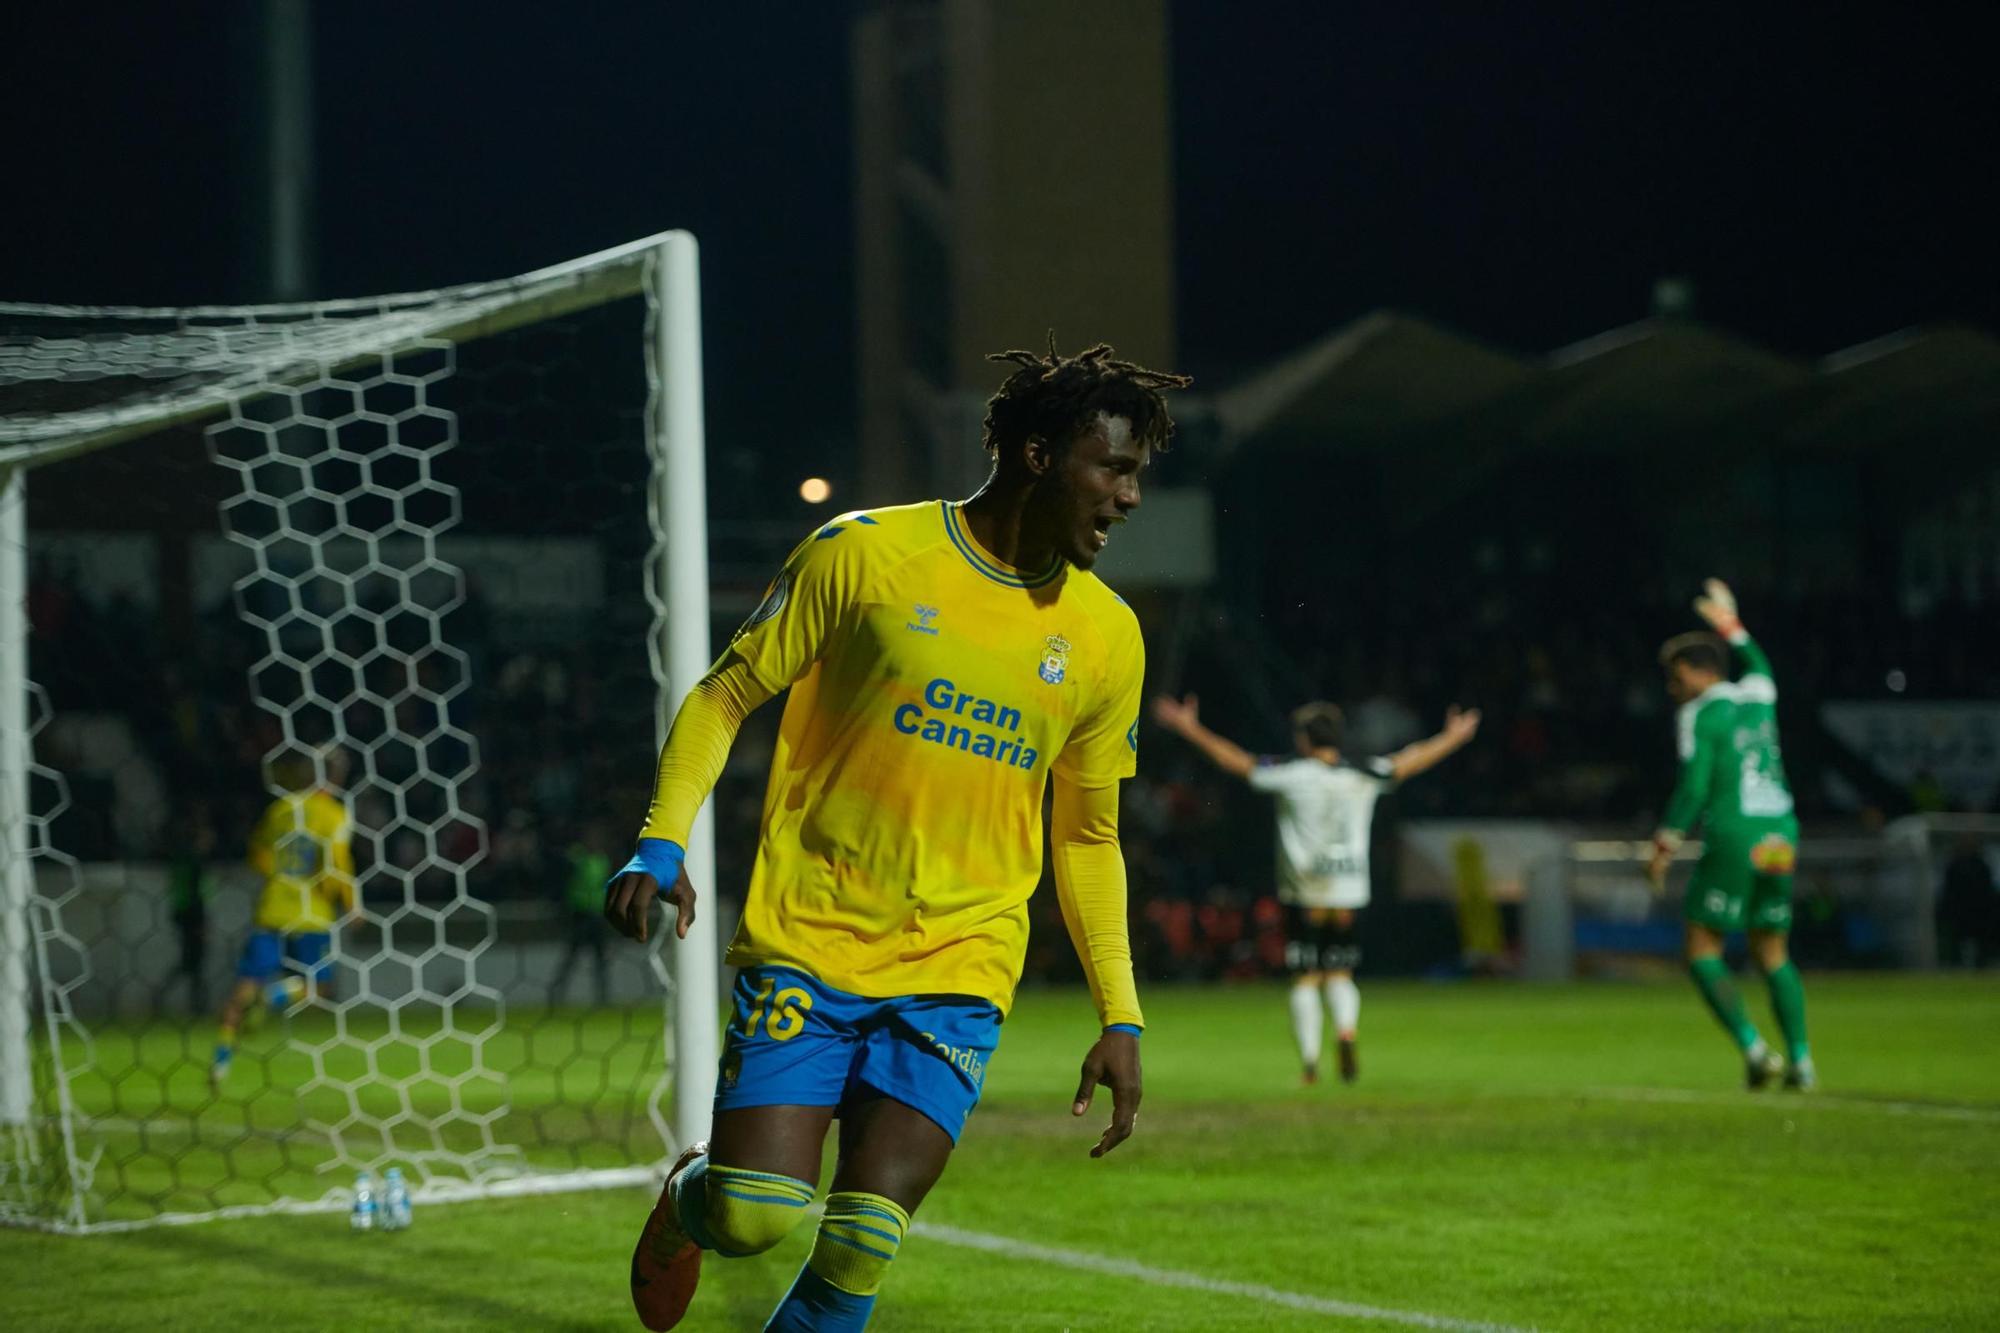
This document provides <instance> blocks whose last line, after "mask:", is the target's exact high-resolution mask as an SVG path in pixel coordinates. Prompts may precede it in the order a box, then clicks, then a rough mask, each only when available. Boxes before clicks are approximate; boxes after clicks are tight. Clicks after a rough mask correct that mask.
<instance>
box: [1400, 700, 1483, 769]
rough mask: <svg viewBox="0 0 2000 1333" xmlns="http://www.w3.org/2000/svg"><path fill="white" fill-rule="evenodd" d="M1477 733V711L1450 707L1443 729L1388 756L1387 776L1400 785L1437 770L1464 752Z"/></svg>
mask: <svg viewBox="0 0 2000 1333" xmlns="http://www.w3.org/2000/svg"><path fill="white" fill-rule="evenodd" d="M1478 734H1479V710H1478V709H1477V708H1468V709H1460V708H1459V707H1458V705H1456V704H1453V705H1452V706H1451V707H1450V708H1449V709H1447V710H1446V711H1445V715H1444V726H1443V727H1442V728H1440V729H1439V731H1438V733H1437V734H1436V735H1435V736H1426V737H1425V738H1424V739H1423V740H1420V741H1412V742H1410V744H1408V745H1405V746H1404V747H1403V748H1402V749H1400V750H1398V751H1396V753H1394V754H1392V755H1390V756H1389V766H1390V776H1392V777H1393V778H1395V780H1396V781H1398V782H1401V781H1402V780H1403V779H1405V778H1413V777H1415V776H1416V775H1417V774H1419V773H1422V772H1424V771H1425V770H1426V769H1431V768H1436V767H1437V766H1438V765H1439V764H1441V763H1443V762H1444V761H1445V760H1446V759H1448V758H1450V757H1451V756H1452V755H1454V754H1457V753H1458V752H1459V751H1460V750H1462V749H1464V748H1465V747H1466V745H1467V744H1468V743H1469V742H1470V741H1471V740H1472V738H1473V737H1474V736H1476V735H1478Z"/></svg>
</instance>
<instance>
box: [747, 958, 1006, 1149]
mask: <svg viewBox="0 0 2000 1333" xmlns="http://www.w3.org/2000/svg"><path fill="white" fill-rule="evenodd" d="M734 1001H735V1003H734V1013H733V1014H732V1015H731V1016H730V1020H729V1031H728V1033H727V1034H725V1036H724V1037H723V1044H722V1071H721V1076H720V1077H719V1078H718V1079H717V1080H716V1086H715V1109H716V1110H718V1111H731V1110H735V1109H736V1108H738V1107H743V1106H833V1107H839V1106H843V1105H845V1104H847V1103H848V1102H851V1101H859V1100H862V1099H865V1098H867V1097H869V1096H872V1095H875V1094H880V1095H882V1096H886V1097H892V1098H894V1099H895V1100H897V1101H899V1102H901V1103H903V1105H905V1106H908V1107H911V1108H913V1109H914V1110H917V1111H921V1112H922V1113H923V1114H924V1115H926V1116H928V1117H930V1118H931V1119H932V1120H934V1121H936V1122H937V1126H938V1128H939V1129H942V1130H943V1131H944V1132H945V1133H947V1134H949V1135H951V1141H952V1142H953V1143H957V1142H958V1136H959V1134H960V1132H962V1131H963V1130H964V1129H965V1121H966V1118H967V1117H968V1116H970V1115H971V1114H972V1108H973V1107H974V1106H976V1105H978V1103H979V1092H980V1089H981V1088H982V1087H983V1086H984V1085H985V1083H986V1062H987V1061H988V1060H990V1059H992V1057H993V1052H994V1050H995V1049H996V1048H997V1047H998V1046H999V1045H1000V1010H999V1009H997V1008H996V1007H994V1005H993V1004H991V1003H990V1002H989V1001H986V1000H981V999H976V998H974V997H972V996H969V995H903V996H898V997H896V998H894V999H888V1000H869V999H863V998H862V997H861V996H859V995H849V994H848V993H847V992H846V991H840V990H835V989H834V988H833V987H831V986H826V985H822V984H821V983H820V982H818V981H816V980H814V979H813V978H812V977H810V976H807V975H806V974H805V973H803V972H800V971H797V970H796V969H793V968H789V967H775V966H765V967H748V968H745V969H743V971H741V972H739V973H737V976H736V988H735V992H734Z"/></svg>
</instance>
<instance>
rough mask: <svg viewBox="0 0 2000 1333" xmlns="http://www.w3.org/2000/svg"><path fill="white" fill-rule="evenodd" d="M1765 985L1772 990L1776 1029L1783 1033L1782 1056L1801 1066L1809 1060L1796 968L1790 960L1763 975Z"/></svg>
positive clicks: (1801, 989) (1802, 986)
mask: <svg viewBox="0 0 2000 1333" xmlns="http://www.w3.org/2000/svg"><path fill="white" fill-rule="evenodd" d="M1764 981H1765V984H1766V985H1768V986H1770V988H1771V1008H1772V1009H1773V1010H1774V1011H1775V1012H1776V1013H1777V1015H1778V1026H1779V1027H1780V1028H1782V1029H1784V1033H1785V1054H1786V1056H1787V1057H1789V1058H1790V1060H1791V1062H1792V1063H1793V1064H1795V1065H1797V1064H1803V1063H1804V1062H1805V1061H1807V1060H1809V1059H1810V1058H1811V1052H1810V1051H1809V1050H1808V1049H1807V1047H1806V987H1805V983H1804V982H1803V981H1801V980H1800V979H1799V969H1798V967H1797V965H1796V964H1794V963H1793V962H1792V960H1791V959H1789V958H1787V959H1786V960H1785V961H1784V964H1783V965H1782V966H1780V967H1778V968H1775V969H1773V970H1772V971H1770V972H1767V973H1766V974H1765V975H1764Z"/></svg>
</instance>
